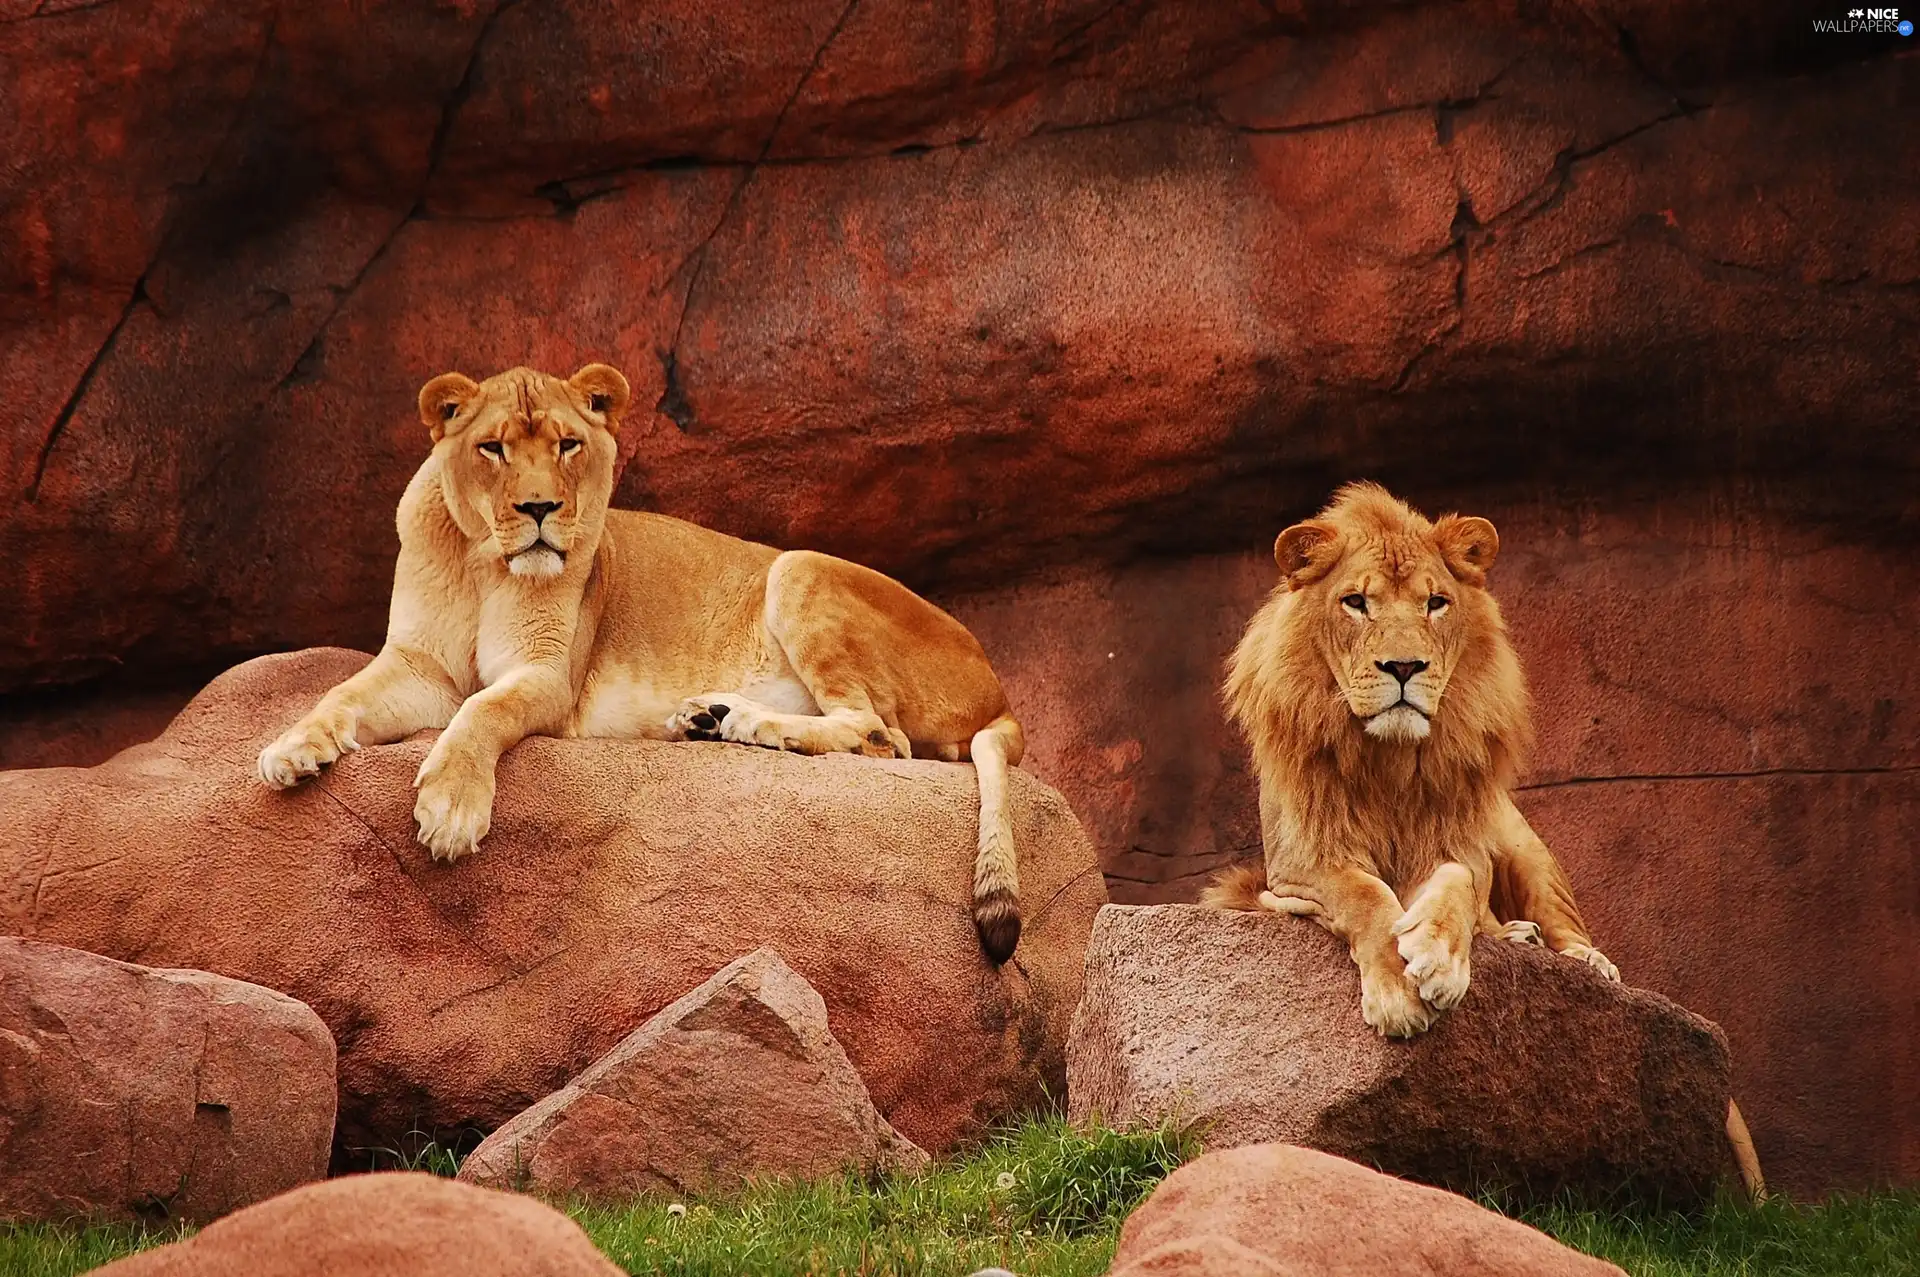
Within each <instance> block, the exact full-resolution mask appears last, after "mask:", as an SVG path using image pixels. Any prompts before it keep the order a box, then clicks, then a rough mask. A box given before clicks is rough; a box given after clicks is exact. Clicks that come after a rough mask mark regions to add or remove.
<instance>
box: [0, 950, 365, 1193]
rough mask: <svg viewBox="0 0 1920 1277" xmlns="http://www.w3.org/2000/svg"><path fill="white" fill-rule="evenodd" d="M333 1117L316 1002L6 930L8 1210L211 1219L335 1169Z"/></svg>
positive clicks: (1, 955)
mask: <svg viewBox="0 0 1920 1277" xmlns="http://www.w3.org/2000/svg"><path fill="white" fill-rule="evenodd" d="M333 1114H334V1048H333V1038H332V1036H331V1035H330V1034H328V1032H327V1028H326V1025H324V1024H322V1023H321V1022H320V1017H319V1016H317V1015H315V1014H314V1013H313V1011H312V1009H311V1008H309V1007H308V1006H307V1005H306V1004H305V1003H303V1002H296V1001H295V1000H294V999H292V998H289V997H286V996H284V995H282V994H279V993H275V992H274V991H273V990H271V989H264V988H262V987H260V986H259V985H257V984H248V983H246V982H245V981H241V980H229V979H227V978H226V977H224V976H217V975H209V974H207V973H206V972H204V971H165V970H155V969H153V968H149V967H139V966H133V965H131V964H128V963H125V962H115V961H114V960H113V959H111V958H103V957H100V956H98V955H96V954H91V953H83V952H81V951H80V950H78V949H66V948H61V947H60V946H58V945H50V944H37V943H34V942H33V941H30V940H20V939H15V938H12V937H0V1219H14V1220H23V1219H50V1220H64V1219H69V1218H86V1217H105V1218H118V1219H168V1218H171V1219H186V1220H192V1221H196V1222H200V1221H205V1220H209V1219H213V1218H215V1217H216V1216H219V1215H223V1214H225V1213H226V1212H228V1211H230V1210H234V1209H236V1208H238V1207H241V1206H246V1205H248V1204H250V1203H252V1202H257V1201H260V1200H262V1199H264V1198H268V1197H272V1196H273V1195H274V1194H276V1193H280V1192H284V1191H285V1190H287V1189H289V1188H292V1187H293V1186H295V1185H296V1184H300V1183H304V1182H305V1181H307V1180H314V1179H321V1178H323V1177H324V1176H325V1175H326V1173H327V1157H328V1153H329V1149H330V1147H331V1144H332V1141H333Z"/></svg>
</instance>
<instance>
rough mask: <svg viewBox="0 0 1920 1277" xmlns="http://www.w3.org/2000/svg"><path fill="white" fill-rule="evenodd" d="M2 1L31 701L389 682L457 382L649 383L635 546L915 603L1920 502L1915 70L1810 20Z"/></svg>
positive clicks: (1140, 8) (6, 523) (1351, 10)
mask: <svg viewBox="0 0 1920 1277" xmlns="http://www.w3.org/2000/svg"><path fill="white" fill-rule="evenodd" d="M5 7H6V8H8V9H18V10H20V12H18V13H9V14H8V16H9V17H12V18H14V19H15V20H13V21H8V22H4V23H0V72H4V74H5V77H6V82H7V83H9V85H10V86H11V88H12V92H13V96H14V100H15V101H17V102H18V103H19V104H20V107H21V109H19V110H17V111H15V112H13V113H11V115H10V117H9V122H8V123H7V124H6V125H0V128H3V129H6V130H8V131H7V132H5V133H0V153H5V154H7V155H8V156H9V157H10V159H9V167H8V169H7V171H6V174H5V176H4V178H0V182H3V183H4V186H0V211H3V212H4V216H0V248H4V249H5V251H4V252H0V262H4V263H5V264H4V266H0V288H4V289H5V290H6V291H7V294H8V297H9V301H8V305H7V307H6V311H5V314H6V318H5V320H4V321H0V389H3V390H4V392H5V393H4V396H0V401H3V402H5V403H7V404H8V411H9V412H11V413H12V414H14V415H13V418H12V420H11V421H10V423H9V427H10V428H9V429H8V430H7V431H6V432H5V438H4V443H3V444H0V447H4V452H0V482H4V483H5V484H6V485H7V487H8V488H9V489H10V491H11V494H12V495H11V498H10V499H9V500H7V501H5V502H0V536H4V538H5V540H6V543H7V544H8V546H9V550H10V554H11V556H12V561H13V562H14V563H15V564H16V565H17V566H18V567H19V568H20V569H21V571H20V572H19V573H18V588H17V589H15V590H14V591H12V597H11V600H10V601H11V603H12V605H13V609H14V617H15V641H14V642H13V643H11V644H9V645H7V646H5V647H0V687H4V688H18V687H23V686H30V685H34V684H37V683H42V682H48V681H62V680H73V679H78V678H85V677H89V676H92V675H96V674H98V673H100V672H101V671H103V670H107V669H111V668H115V667H116V665H117V663H122V662H127V663H131V665H132V667H134V668H136V669H147V670H153V669H158V668H166V667H167V666H168V665H169V664H177V663H180V662H184V661H197V662H201V663H202V668H204V667H205V666H204V663H205V662H209V661H211V660H214V659H217V658H218V657H220V656H222V655H225V656H237V655H251V654H253V653H256V652H259V651H262V650H267V649H271V648H280V647H292V646H302V645H307V644H311V643H315V642H346V643H351V644H353V645H356V646H367V645H370V644H371V643H373V641H374V640H375V638H376V637H377V635H378V632H379V627H380V622H381V616H382V601H383V599H384V596H385V589H386V586H387V583H388V579H389V573H390V568H391V563H392V555H393V549H394V547H393V543H392V532H391V528H390V523H389V520H388V518H387V511H388V510H390V509H391V507H392V504H393V502H394V500H395V499H396V498H397V496H398V494H399V492H400V490H401V488H402V486H403V485H404V483H405V482H406V478H407V476H408V475H409V474H410V473H411V472H412V470H413V468H414V466H415V464H416V463H417V461H418V459H419V457H420V456H421V454H422V453H423V452H424V451H425V447H426V441H425V439H424V438H423V437H422V434H421V431H420V428H419V426H418V423H417V421H415V420H414V417H413V412H412V408H411V405H412V403H413V397H414V395H415V393H416V392H417V390H418V387H419V386H420V384H421V383H422V382H423V381H425V380H426V379H427V378H428V377H430V376H433V375H435V374H437V373H439V372H441V371H444V370H446V369H449V368H456V367H457V368H462V369H465V370H466V371H468V372H469V373H472V374H476V375H481V374H485V373H489V372H492V371H495V370H497V369H499V368H503V367H506V366H509V365H512V364H515V363H522V362H525V363H531V364H534V365H538V366H541V367H546V368H550V369H554V370H558V371H562V372H564V371H567V370H570V369H571V368H573V367H575V366H577V365H578V364H580V363H582V362H584V361H586V360H589V359H603V360H608V361H610V362H613V363H615V364H618V365H619V366H621V367H622V368H623V369H624V370H625V372H626V374H627V376H628V377H629V378H630V379H631V380H632V382H633V384H634V386H635V387H636V391H637V398H638V401H639V402H640V403H642V404H650V405H652V406H653V408H654V411H652V412H650V413H649V412H637V413H635V414H634V417H633V419H632V421H631V422H630V424H629V426H628V437H627V439H626V453H627V457H628V464H627V467H626V470H625V472H624V477H623V480H622V483H621V487H620V500H621V501H622V502H623V503H624V504H627V505H640V506H648V507H651V508H656V509H660V510H663V511H665V512H667V513H671V514H676V515H683V516H686V517H690V518H694V519H697V520H700V521H703V522H707V523H710V524H713V525H714V526H718V527H721V528H723V529H725V530H727V531H730V532H734V533H739V534H742V535H747V536H751V537H755V538H759V539H764V540H768V541H771V542H773V543H775V544H782V545H794V546H809V547H812V548H816V549H823V550H828V551H831V552H836V553H841V554H845V555H848V556H851V557H855V558H858V559H861V560H862V561H865V562H868V563H870V564H872V565H873V566H876V567H879V568H881V569H884V570H887V571H890V572H893V573H895V574H898V575H901V576H903V577H904V578H906V579H907V580H908V581H909V582H910V583H911V584H914V585H916V586H919V587H921V588H950V587H961V586H977V585H980V584H983V583H988V582H995V581H998V580H1001V579H1003V578H1004V577H1005V576H1007V575H1008V574H1009V573H1021V574H1024V573H1026V572H1029V571H1031V570H1033V569H1034V568H1036V567H1045V566H1059V565H1063V564H1086V563H1107V562H1113V561H1117V560H1120V559H1124V558H1125V557H1127V556H1129V555H1132V554H1135V553H1137V552H1139V551H1142V550H1148V551H1153V552H1157V553H1165V552H1183V553H1184V552H1191V551H1195V550H1208V549H1220V548H1226V547H1237V546H1240V545H1243V544H1245V543H1246V540H1247V535H1246V527H1247V525H1248V523H1249V521H1256V522H1262V523H1264V520H1265V519H1266V517H1267V511H1269V510H1271V509H1272V508H1273V507H1274V506H1275V505H1278V504H1288V505H1292V504H1308V503H1312V502H1315V501H1318V500H1319V499H1321V498H1322V497H1324V495H1325V490H1326V486H1327V483H1328V480H1329V478H1331V477H1334V476H1339V475H1346V474H1351V473H1369V474H1372V475H1374V476H1375V477H1378V478H1381V479H1383V480H1386V481H1387V482H1389V483H1395V482H1398V481H1402V480H1407V479H1410V478H1414V477H1417V478H1418V480H1419V481H1420V483H1421V484H1422V485H1424V486H1425V487H1426V488H1427V489H1428V490H1429V491H1430V492H1432V493H1433V494H1434V498H1433V499H1436V500H1439V499H1445V494H1449V493H1453V492H1458V491H1461V490H1462V489H1463V488H1470V487H1471V486H1472V485H1474V484H1477V483H1484V482H1485V481H1487V479H1488V478H1489V473H1488V466H1487V462H1486V460H1485V457H1486V455H1487V454H1488V453H1489V452H1490V451H1492V450H1500V449H1504V450H1505V451H1506V452H1507V454H1508V455H1506V456H1505V458H1504V459H1503V460H1502V461H1501V462H1500V464H1499V466H1498V468H1497V469H1498V477H1499V478H1501V479H1502V480H1503V481H1527V480H1536V481H1537V480H1542V479H1544V478H1546V477H1548V476H1555V475H1564V474H1566V473H1579V474H1581V475H1582V476H1583V477H1584V481H1585V482H1586V483H1587V484H1588V485H1589V486H1605V485H1608V484H1612V483H1617V482H1621V481H1624V480H1626V479H1629V478H1636V477H1639V476H1642V475H1644V474H1645V473H1646V472H1647V470H1648V468H1649V462H1650V459H1657V468H1658V470H1659V473H1660V474H1661V475H1662V477H1663V478H1664V479H1666V480H1668V481H1670V482H1683V481H1684V480H1685V479H1686V478H1687V477H1688V476H1689V475H1697V474H1699V473H1702V472H1705V471H1715V472H1718V471H1719V470H1724V469H1725V468H1726V467H1727V466H1728V465H1729V464H1732V465H1734V466H1736V467H1739V468H1744V469H1747V470H1751V471H1753V472H1755V473H1757V474H1763V475H1776V476H1778V475H1786V476H1795V475H1804V474H1805V473H1806V472H1807V469H1808V467H1809V466H1813V467H1815V468H1816V469H1819V468H1826V469H1831V468H1832V467H1834V466H1836V465H1847V466H1854V467H1876V466H1878V467H1889V466H1891V467H1893V468H1896V469H1899V468H1906V469H1910V468H1911V464H1912V453H1911V445H1910V442H1909V440H1908V435H1907V434H1906V433H1905V432H1904V431H1902V430H1901V429H1900V424H1901V422H1902V421H1903V420H1904V418H1903V417H1902V415H1901V414H1902V413H1903V412H1904V411H1905V410H1906V405H1907V403H1908V397H1909V392H1910V390H1911V384H1910V377H1909V375H1908V373H1909V371H1910V369H1911V368H1912V367H1913V366H1914V364H1915V362H1916V359H1915V356H1916V354H1920V352H1916V350H1915V347H1914V342H1915V341H1916V340H1920V338H1916V337H1915V336H1914V334H1915V333H1916V332H1920V323H1916V322H1915V321H1916V320H1917V319H1920V309H1916V308H1917V307H1920V293H1916V291H1915V288H1916V281H1920V248H1916V245H1920V234H1916V226H1915V222H1914V218H1915V211H1914V210H1915V198H1914V197H1915V189H1916V186H1915V184H1916V182H1920V178H1916V177H1915V176H1914V175H1915V174H1916V173H1920V155H1916V153H1915V151H1914V149H1913V148H1915V147H1916V146H1920V142H1916V141H1915V140H1914V138H1913V137H1912V136H1910V135H1908V134H1906V133H1902V132H1901V131H1899V130H1892V131H1888V130H1880V129H1872V128H1866V127H1862V124H1861V122H1862V121H1868V120H1886V119H1896V118H1905V117H1906V116H1909V115H1911V114H1912V113H1913V112H1914V110H1915V109H1916V77H1915V74H1914V71H1913V63H1912V60H1911V59H1901V58H1897V57H1890V56H1885V54H1886V52H1887V50H1883V49H1882V48H1881V47H1880V46H1879V45H1877V44H1874V43H1872V42H1868V43H1867V44H1865V45H1860V46H1857V47H1855V46H1848V47H1847V48H1845V49H1843V48H1842V47H1841V46H1840V45H1830V46H1817V47H1805V48H1803V47H1802V45H1803V44H1804V43H1805V42H1804V38H1803V35H1802V33H1801V28H1802V27H1803V26H1804V24H1803V23H1801V22H1800V21H1799V20H1798V19H1797V18H1795V19H1793V21H1792V22H1791V23H1789V22H1788V20H1787V19H1786V18H1785V17H1784V16H1783V17H1780V18H1750V19H1746V20H1743V21H1742V22H1740V23H1733V22H1731V21H1730V20H1729V19H1728V18H1727V17H1726V15H1725V14H1724V13H1722V12H1721V11H1720V10H1718V9H1716V8H1714V7H1712V6H1708V5H1705V4H1701V3H1668V4H1656V3H1612V4H1607V5H1602V6H1595V5H1592V4H1578V5H1576V4H1570V3H1569V4H1553V5H1542V6H1529V11H1530V14H1531V18H1530V20H1528V21H1521V20H1519V19H1518V18H1516V17H1515V16H1514V15H1513V14H1512V13H1511V12H1510V8H1511V6H1507V5H1503V4H1497V3H1492V2H1488V3H1471V4H1465V5H1456V4H1446V5H1443V4H1437V3H1434V4H1417V5H1412V6H1405V7H1395V8H1394V9H1392V10H1391V11H1388V12H1376V11H1372V10H1370V9H1368V8H1367V7H1365V6H1332V7H1327V8H1322V7H1320V6H1308V7H1299V8H1296V7H1294V6H1291V5H1288V4H1284V3H1274V2H1269V3H1254V2H1253V0H1241V2H1239V3H1222V2H1220V0H1173V2H1170V3H1163V4H1154V5H1145V4H1139V3H1132V2H1131V0H1122V2H1120V3H1115V2H1114V0H1068V2H1066V3H1052V4H1045V5H1042V4H1038V3H1026V2H1024V0H1023V2H1021V3H1013V4H1008V3H988V2H987V0H975V2H970V3H965V4H952V5H942V6H932V7H931V10H930V9H929V7H928V6H923V5H910V4H907V3H905V0H806V2H805V3H798V4H793V5H787V6H783V7H782V8H781V11H780V13H779V14H777V15H768V14H766V13H765V12H763V10H764V6H760V5H754V4H749V3H745V0H729V2H728V3H721V4H699V5H693V4H681V3H661V4H657V5H649V6H642V7H640V8H633V7H631V6H613V5H606V4H603V3H596V2H594V0H504V2H498V3H495V2H490V0H479V2H477V3H474V4H467V5H459V6H440V5H429V4H427V3H425V2H424V0H414V2H411V3H404V4H394V5H385V6H381V7H380V8H379V9H378V10H376V11H371V12H362V11H360V10H358V9H354V8H351V7H349V8H346V9H339V8H337V7H333V6H319V7H317V8H316V7H315V6H311V5H295V4H291V3H272V2H270V0H250V2H239V3H234V4H230V5H223V6H220V9H219V12H218V13H217V14H207V13H204V12H203V8H204V6H202V5H199V4H194V3H188V2H187V0H158V2H156V3H154V4H152V5H149V6H145V7H143V8H140V9H138V10H135V9H132V8H130V7H129V6H126V5H120V4H103V5H85V6H70V5H57V4H53V3H45V4H38V5H36V4H31V3H28V4H24V5H22V4H19V3H15V4H14V5H10V6H5ZM934 10H937V12H935V11H934ZM108 71H111V72H112V73H111V74H108V73H107V72H108ZM1429 440H1442V441H1445V442H1446V444H1447V445H1448V446H1447V449H1446V455H1445V456H1444V457H1442V458H1440V459H1438V460H1415V459H1414V454H1416V453H1417V452H1418V450H1419V447H1420V445H1421V444H1423V443H1425V442H1426V441H1429ZM1514 444H1524V445H1525V446H1524V447H1520V448H1513V447H1511V446H1510V445H1514ZM1809 499H1810V500H1812V501H1814V502H1815V504H1819V503H1821V502H1825V503H1826V504H1827V505H1829V506H1831V505H1833V504H1835V503H1839V502H1841V501H1842V499H1843V498H1842V494H1839V493H1836V492H1833V491H1831V490H1828V489H1821V488H1818V487H1816V488H1815V489H1814V490H1813V492H1812V495H1811V497H1810V498H1809ZM1267 535H1269V536H1270V535H1271V530H1267Z"/></svg>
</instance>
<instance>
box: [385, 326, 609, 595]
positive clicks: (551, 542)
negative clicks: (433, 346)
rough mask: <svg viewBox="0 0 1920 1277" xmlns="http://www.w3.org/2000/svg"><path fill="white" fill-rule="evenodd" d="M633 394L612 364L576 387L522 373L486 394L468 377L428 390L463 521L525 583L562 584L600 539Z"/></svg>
mask: <svg viewBox="0 0 1920 1277" xmlns="http://www.w3.org/2000/svg"><path fill="white" fill-rule="evenodd" d="M628 394H629V391H628V388H627V381H626V378H624V377H622V376H621V375H620V374H619V373H618V372H616V371H614V370H613V369H612V368H609V367H607V366H606V365H605V364H589V365H588V366H587V367H585V368H582V369H581V370H580V371H579V372H577V373H575V374H574V375H573V376H572V377H570V378H568V379H566V380H562V379H560V378H558V377H549V376H547V375H546V374H545V373H538V372H534V371H532V370H531V369H527V368H515V369H512V370H511V371H509V372H503V373H500V374H499V375H497V376H493V377H489V378H487V379H486V380H485V381H483V382H479V383H477V384H476V383H475V382H474V381H472V380H471V379H470V378H467V377H463V376H461V375H460V374H459V373H446V374H444V375H442V376H439V377H435V378H434V379H433V380H432V381H430V382H428V383H427V384H426V386H425V387H423V388H422V389H421V391H420V417H421V420H422V421H424V422H425V423H426V424H427V426H428V428H429V429H431V430H432V431H433V437H434V440H435V446H436V448H437V449H438V450H439V451H440V452H441V463H442V466H443V471H442V473H443V474H444V475H445V476H446V477H447V478H448V479H449V480H450V482H449V483H447V484H446V485H445V486H446V488H447V489H448V491H447V507H448V509H449V511H451V513H452V514H453V517H454V521H455V522H456V523H458V524H459V525H460V528H461V530H462V531H463V532H465V533H466V534H467V535H468V536H469V537H471V538H473V539H474V540H476V541H477V540H483V539H485V540H488V541H489V542H490V546H489V548H491V549H495V550H497V551H498V553H499V554H500V556H501V558H502V559H504V560H505V562H506V565H507V570H508V571H510V572H512V573H513V574H514V575H515V576H527V577H550V576H558V575H560V573H562V572H564V571H565V570H566V566H567V558H568V556H569V555H570V554H572V553H574V551H575V550H576V549H580V548H583V547H584V548H586V549H587V550H588V551H589V552H590V551H591V546H592V543H594V542H595V541H597V540H598V538H599V533H600V527H601V525H602V523H603V521H604V519H605V517H606V512H607V503H608V502H609V501H610V500H612V497H613V472H614V462H615V456H616V450H617V445H616V439H615V436H616V434H617V432H618V430H619V423H620V417H621V414H622V413H624V412H625V411H626V407H627V399H628Z"/></svg>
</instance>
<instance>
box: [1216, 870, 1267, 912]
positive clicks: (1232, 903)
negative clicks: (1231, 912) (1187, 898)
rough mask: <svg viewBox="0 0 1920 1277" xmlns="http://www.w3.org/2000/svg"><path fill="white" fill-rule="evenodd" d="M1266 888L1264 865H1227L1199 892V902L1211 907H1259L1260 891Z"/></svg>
mask: <svg viewBox="0 0 1920 1277" xmlns="http://www.w3.org/2000/svg"><path fill="white" fill-rule="evenodd" d="M1266 889H1267V868H1266V866H1265V865H1258V864H1251V865H1249V864H1241V865H1228V866H1227V867H1226V868H1225V869H1222V870H1221V871H1220V872H1219V873H1217V874H1215V875H1214V876H1213V881H1212V882H1210V883H1208V884H1207V889H1206V890H1205V891H1203V892H1201V893H1200V903H1201V904H1203V905H1206V906H1207V907H1208V908H1211V909H1259V908H1261V907H1262V906H1261V904H1260V893H1261V892H1263V891H1265V890H1266Z"/></svg>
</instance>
